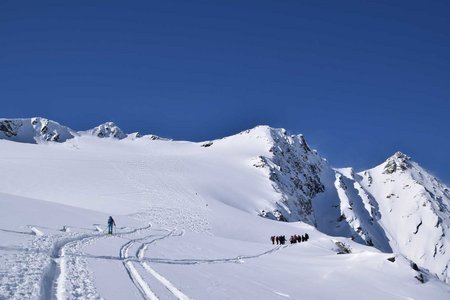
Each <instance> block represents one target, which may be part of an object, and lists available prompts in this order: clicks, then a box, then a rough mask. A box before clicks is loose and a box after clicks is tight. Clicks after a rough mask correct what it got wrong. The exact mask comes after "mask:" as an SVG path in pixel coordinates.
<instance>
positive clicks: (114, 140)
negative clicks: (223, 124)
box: [0, 118, 450, 299]
mask: <svg viewBox="0 0 450 300" xmlns="http://www.w3.org/2000/svg"><path fill="white" fill-rule="evenodd" d="M41 119H42V118H41ZM27 120H28V121H30V124H31V119H24V120H22V121H21V122H22V124H28V121H27ZM5 121H10V120H3V121H1V122H3V123H2V124H5ZM14 122H16V123H15V124H18V123H17V122H18V121H17V120H14ZM49 122H53V121H49ZM6 123H7V124H9V126H10V127H11V126H12V125H11V123H10V122H6ZM55 123H56V122H55ZM56 124H57V123H56ZM58 125H59V124H58ZM104 125H105V124H104ZM106 125H107V127H108V128H109V129H105V126H103V127H99V128H100V129H102V130H106V131H104V132H103V133H104V134H102V137H106V138H99V136H98V135H96V134H92V133H93V130H91V131H84V132H75V131H73V130H71V129H68V131H69V132H72V133H73V134H72V137H71V138H68V139H65V140H63V139H61V140H58V141H59V142H60V143H56V142H51V140H42V139H40V138H38V139H36V137H37V136H40V135H39V134H37V133H36V132H37V131H32V132H31V131H30V132H27V133H26V134H27V137H28V138H27V139H23V140H20V141H22V143H19V142H17V141H18V140H16V139H14V137H17V136H21V135H20V132H21V131H20V130H18V129H17V128H16V129H15V130H16V131H13V132H15V133H16V135H12V136H11V138H8V136H6V135H5V134H3V135H4V136H5V138H4V140H0V151H1V153H2V155H1V157H0V167H1V170H2V173H3V176H2V180H1V181H0V208H1V212H2V217H1V218H0V299H35V298H39V299H55V298H56V299H360V298H361V297H364V298H367V299H449V296H450V286H449V285H448V284H446V283H445V281H446V280H447V282H448V273H447V269H448V267H447V266H448V260H449V257H448V256H447V253H450V249H449V246H448V243H449V241H448V238H447V236H448V234H447V235H446V234H444V233H446V232H447V231H448V228H449V226H448V225H449V222H448V220H449V217H450V214H449V209H448V207H449V200H448V199H449V191H448V189H447V188H446V187H445V186H444V185H443V184H441V183H440V182H439V181H438V180H437V179H435V178H434V177H432V176H431V175H429V174H428V173H426V171H425V170H423V169H422V168H420V166H418V165H417V164H416V163H414V162H412V161H410V160H409V158H407V159H403V157H402V156H401V155H400V154H396V155H395V156H394V157H393V158H390V159H388V161H387V162H385V163H384V164H382V165H380V166H378V167H376V168H374V169H371V170H368V171H365V172H361V173H355V172H353V170H351V169H333V168H331V167H330V166H329V164H328V163H327V162H326V160H324V159H323V158H321V157H320V156H319V155H318V153H317V152H316V151H314V150H312V149H311V148H310V147H309V146H308V144H307V143H306V141H305V139H304V138H303V136H301V135H299V136H292V135H289V134H287V132H286V131H284V130H281V129H273V128H270V127H267V126H259V127H256V128H254V129H251V130H248V131H245V132H242V133H240V134H237V135H234V136H231V137H227V138H223V139H219V140H213V141H209V142H202V143H194V142H186V141H170V140H166V139H162V138H150V137H151V136H150V135H147V136H145V135H140V134H135V135H125V134H123V135H122V134H114V133H113V131H114V132H115V133H123V132H122V131H121V130H120V129H119V128H118V127H116V126H115V125H114V126H113V125H112V124H108V123H107V124H106ZM4 126H6V125H4ZM27 126H28V125H27ZM60 126H61V125H60ZM19 127H20V126H19ZM62 127H63V126H62ZM1 130H3V129H2V128H0V131H1ZM5 130H9V128H6V129H5ZM108 130H109V131H108ZM4 132H5V131H4ZM96 132H98V131H96ZM1 134H2V133H0V135H1ZM29 137H32V138H29ZM145 137H148V138H145ZM391 161H394V162H392V163H391ZM427 190H428V191H429V192H427ZM387 196H390V197H387ZM110 215H111V216H113V217H114V219H115V222H116V224H117V226H116V227H115V228H114V232H113V234H112V235H108V234H107V233H106V232H107V230H106V221H107V219H108V217H109V216H110ZM279 220H286V221H290V222H283V221H279ZM305 233H308V235H309V236H310V239H309V240H308V241H307V242H302V243H295V244H289V242H288V243H286V244H284V245H277V244H272V242H271V240H270V237H271V236H273V235H285V236H286V237H287V239H288V240H289V237H290V236H291V235H304V234H305ZM435 249H436V250H435ZM339 253H343V254H339Z"/></svg>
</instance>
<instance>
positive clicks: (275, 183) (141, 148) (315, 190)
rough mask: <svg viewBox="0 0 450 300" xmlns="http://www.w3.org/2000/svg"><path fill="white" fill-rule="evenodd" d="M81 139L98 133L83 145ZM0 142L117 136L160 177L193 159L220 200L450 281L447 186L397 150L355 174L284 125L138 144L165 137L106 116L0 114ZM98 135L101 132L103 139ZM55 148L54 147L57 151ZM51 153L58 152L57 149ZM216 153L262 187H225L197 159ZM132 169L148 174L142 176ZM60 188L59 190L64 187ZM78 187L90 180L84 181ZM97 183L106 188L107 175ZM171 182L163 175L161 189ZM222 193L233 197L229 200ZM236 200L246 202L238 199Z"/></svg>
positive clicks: (78, 144) (216, 172) (76, 141)
mask: <svg viewBox="0 0 450 300" xmlns="http://www.w3.org/2000/svg"><path fill="white" fill-rule="evenodd" d="M83 136H93V137H95V138H98V139H87V140H86V141H85V140H84V139H82V137H83ZM145 137H147V138H145ZM0 138H1V139H8V140H11V141H16V142H22V143H24V142H25V143H37V144H40V143H49V144H50V145H54V144H56V142H57V143H58V144H59V143H62V144H64V142H66V141H69V140H70V141H71V142H70V143H69V144H70V145H67V146H70V148H71V149H74V148H75V149H78V150H79V151H84V150H83V149H90V148H92V149H93V150H94V151H93V153H96V152H100V153H103V152H104V151H112V150H114V149H112V148H115V147H111V143H113V142H111V143H110V142H106V141H110V140H111V141H115V140H117V141H120V143H118V144H117V145H118V147H117V148H118V150H117V151H119V150H120V149H122V148H124V147H125V148H126V149H129V150H127V151H128V152H129V151H132V152H133V153H134V152H135V151H138V152H137V154H136V155H142V159H147V157H148V155H151V156H152V157H154V162H152V164H156V165H158V166H159V168H161V169H163V170H165V169H166V168H169V169H168V172H169V173H163V174H166V175H164V176H169V175H167V174H172V173H173V174H176V173H177V172H179V170H180V168H181V167H180V166H183V165H184V164H185V163H187V162H189V161H190V160H192V159H194V158H195V161H197V160H198V162H196V163H195V165H196V166H197V165H198V164H199V165H201V166H202V169H203V170H204V172H206V173H207V174H211V176H209V177H210V178H211V179H208V180H211V181H208V182H207V183H204V182H198V183H196V184H199V185H201V186H203V185H205V184H207V185H208V186H211V187H217V190H221V188H222V186H227V188H226V193H225V192H224V193H216V192H214V193H213V194H212V195H213V196H211V197H216V198H217V199H219V201H221V202H223V203H226V204H227V205H231V206H233V207H237V208H239V209H242V210H244V211H246V212H250V213H255V214H257V215H259V216H262V217H265V218H269V219H273V220H279V221H289V222H296V221H302V222H304V223H307V224H310V225H312V226H314V227H316V228H317V229H319V230H320V231H321V232H323V233H326V234H327V235H330V236H340V237H348V238H351V239H352V240H354V241H356V242H358V243H360V244H365V245H368V246H373V247H375V248H377V249H379V250H381V251H383V252H387V253H390V252H395V253H401V254H402V255H404V256H405V257H407V258H408V259H410V260H411V261H414V262H415V263H417V265H418V266H419V267H421V268H426V269H428V270H430V272H432V273H434V274H436V276H437V277H439V278H440V279H441V280H443V281H445V282H447V283H449V271H448V269H449V263H448V262H449V260H450V240H449V238H448V237H449V236H450V191H449V189H448V187H447V186H445V185H444V184H443V183H441V182H440V181H439V180H438V179H437V178H435V177H434V176H432V175H431V174H430V173H429V172H428V171H426V170H425V169H423V168H422V167H420V165H419V164H417V163H416V162H414V161H413V160H412V159H411V158H410V157H409V156H407V155H406V154H404V153H402V152H399V151H398V152H396V153H394V154H393V155H391V156H390V157H388V158H387V159H386V160H385V161H384V162H382V163H381V164H379V165H377V166H375V167H373V168H370V169H367V170H363V171H361V172H355V171H354V170H353V169H352V168H341V169H339V168H333V167H332V166H331V165H330V164H329V162H328V161H327V160H326V159H325V158H322V157H321V156H320V155H319V153H318V152H317V151H316V150H314V149H312V148H311V147H310V146H309V145H308V143H307V142H306V139H305V138H304V136H303V135H301V134H298V135H291V134H290V133H289V132H288V131H286V130H285V129H282V128H272V127H270V126H267V125H260V126H256V127H254V128H251V129H247V130H244V131H242V132H240V133H237V134H235V135H232V136H228V137H224V138H221V139H216V140H211V141H208V142H199V143H196V142H181V141H176V142H170V143H152V145H151V146H150V144H149V143H147V142H146V141H150V140H163V141H168V140H166V139H163V138H159V137H156V136H152V135H142V134H138V133H134V134H125V133H124V132H123V131H122V130H121V129H120V128H119V127H118V126H117V125H116V124H114V123H112V122H106V123H104V124H102V125H100V126H97V127H95V128H93V129H91V130H87V131H83V132H80V131H74V130H72V129H70V128H68V127H65V126H63V125H60V124H59V123H57V122H54V121H51V120H48V119H45V118H29V119H0ZM80 138H81V139H80ZM101 138H106V139H104V141H105V142H106V143H103V142H102V139H101ZM127 141H130V143H127ZM134 141H137V142H134ZM92 142H95V143H94V144H92ZM101 144H105V145H102V146H101V149H102V151H98V149H100V148H96V147H97V146H98V145H101ZM94 146H95V147H94ZM59 148H61V147H58V149H59ZM63 148H64V147H63ZM63 148H61V149H59V150H58V151H63ZM89 151H91V150H89ZM120 151H122V150H120ZM149 151H150V152H149ZM141 152H142V154H140V153H141ZM58 153H59V155H62V157H66V154H65V152H58ZM83 153H84V152H83ZM43 155H44V154H43ZM70 155H71V156H73V155H75V154H70ZM96 155H98V154H96ZM217 155H218V156H217ZM216 156H217V157H220V159H221V160H225V161H227V165H226V168H230V174H233V176H234V177H242V180H244V181H248V182H254V184H255V186H260V187H263V189H264V193H262V192H261V191H260V190H259V188H252V187H251V184H249V186H248V187H246V188H245V189H241V190H239V191H233V185H232V182H234V181H232V182H231V183H228V185H227V184H225V183H226V181H230V180H229V178H225V177H224V175H223V174H227V172H226V170H220V169H216V168H215V166H214V165H209V164H206V163H205V162H206V161H207V158H208V157H211V158H214V157H216ZM74 157H75V156H74ZM99 157H100V156H99ZM166 158H167V159H170V160H173V162H172V163H170V164H169V166H166V164H165V163H163V162H164V159H166ZM47 159H48V158H47ZM72 159H73V158H72ZM205 159H206V161H205ZM208 159H209V158H208ZM213 160H214V159H213ZM152 161H153V160H152ZM237 162H239V163H237ZM139 164H143V165H142V166H143V167H142V169H145V170H148V171H147V172H154V170H155V168H154V167H153V165H152V167H151V168H148V169H147V163H144V162H139ZM236 164H238V165H245V166H246V167H245V169H242V170H240V169H239V171H238V169H236V170H235V169H233V168H235V167H234V166H235V165H236ZM86 167H88V165H86ZM72 168H80V166H79V165H74V166H72ZM170 168H173V169H170ZM122 169H123V165H113V169H112V171H114V172H116V171H120V172H119V174H122V173H121V172H123V171H121V170H122ZM181 169H183V168H181ZM186 172H187V173H186V174H191V173H189V172H188V171H186ZM224 172H225V173H224ZM139 174H140V175H139V176H146V175H145V173H139ZM121 176H122V175H121ZM137 176H138V175H136V174H133V173H130V174H125V178H126V180H133V181H138V182H140V180H141V179H140V178H139V177H137ZM170 176H172V175H170ZM186 176H190V175H186ZM170 178H171V177H170ZM86 180H87V179H86ZM95 180H97V179H95ZM105 180H106V179H105ZM109 180H115V178H111V179H109ZM153 180H154V179H153ZM176 180H181V179H179V178H178V179H176ZM183 180H184V179H183ZM192 180H194V179H192ZM33 184H36V183H33ZM33 184H30V186H33ZM59 184H60V185H62V187H61V188H63V187H64V184H65V183H64V182H60V183H59ZM85 184H91V183H90V182H89V181H86V182H85ZM104 184H106V185H107V184H108V181H107V182H105V183H104ZM116 184H117V183H116ZM170 184H172V183H171V181H170V182H169V183H168V187H170ZM141 185H143V183H139V184H137V186H138V187H140V186H141ZM12 186H14V184H13V185H12ZM9 188H10V187H9V186H5V187H4V189H9ZM105 188H106V187H105ZM13 191H14V190H7V192H10V193H12V192H13ZM73 193H76V190H74V191H73ZM105 193H106V191H105ZM230 193H231V194H232V195H233V196H229V195H228V194H230ZM49 195H50V196H49ZM21 196H30V194H23V195H21ZM57 196H58V195H56V194H52V193H50V194H48V192H46V193H44V194H43V196H42V197H55V199H58V197H57ZM94 198H95V197H94ZM230 198H231V200H230ZM240 198H243V199H246V200H245V201H244V202H243V201H238V199H240ZM92 201H93V200H92Z"/></svg>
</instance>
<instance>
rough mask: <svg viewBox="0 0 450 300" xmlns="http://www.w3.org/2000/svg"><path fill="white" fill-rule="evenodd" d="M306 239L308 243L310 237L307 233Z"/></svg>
mask: <svg viewBox="0 0 450 300" xmlns="http://www.w3.org/2000/svg"><path fill="white" fill-rule="evenodd" d="M305 238H306V241H307V240H309V235H308V234H307V233H305Z"/></svg>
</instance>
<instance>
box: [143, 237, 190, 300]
mask: <svg viewBox="0 0 450 300" xmlns="http://www.w3.org/2000/svg"><path fill="white" fill-rule="evenodd" d="M174 233H175V230H172V231H171V232H169V233H168V234H167V235H164V236H162V237H160V238H157V239H154V240H152V241H151V242H148V243H143V244H142V245H141V247H139V249H138V250H137V251H136V257H137V259H138V261H139V263H140V264H141V266H142V267H143V268H144V269H145V270H146V271H147V272H148V273H149V274H150V275H152V276H153V277H154V278H155V279H156V280H158V281H159V282H160V283H161V284H162V285H163V286H164V287H165V288H166V289H167V290H168V291H169V292H171V293H172V295H173V296H175V297H176V298H177V299H179V300H190V299H191V298H189V297H188V296H187V295H185V294H184V293H183V292H182V291H180V290H179V289H178V288H176V287H175V286H174V285H173V284H172V283H171V282H170V281H169V280H168V279H167V278H165V277H164V276H162V275H161V274H159V273H158V272H156V271H155V270H154V269H153V268H152V267H150V265H149V264H148V263H146V262H144V261H142V259H143V258H144V257H145V251H146V250H147V248H148V246H150V245H151V244H154V243H155V242H157V241H159V240H163V239H166V238H168V237H171V236H182V235H184V230H182V231H181V233H180V234H179V235H175V234H174Z"/></svg>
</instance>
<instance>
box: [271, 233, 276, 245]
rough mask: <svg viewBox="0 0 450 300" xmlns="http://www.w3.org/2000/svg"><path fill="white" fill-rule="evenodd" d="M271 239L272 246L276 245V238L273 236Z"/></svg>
mask: <svg viewBox="0 0 450 300" xmlns="http://www.w3.org/2000/svg"><path fill="white" fill-rule="evenodd" d="M270 239H271V240H272V245H275V236H274V235H272V236H271V237H270Z"/></svg>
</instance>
